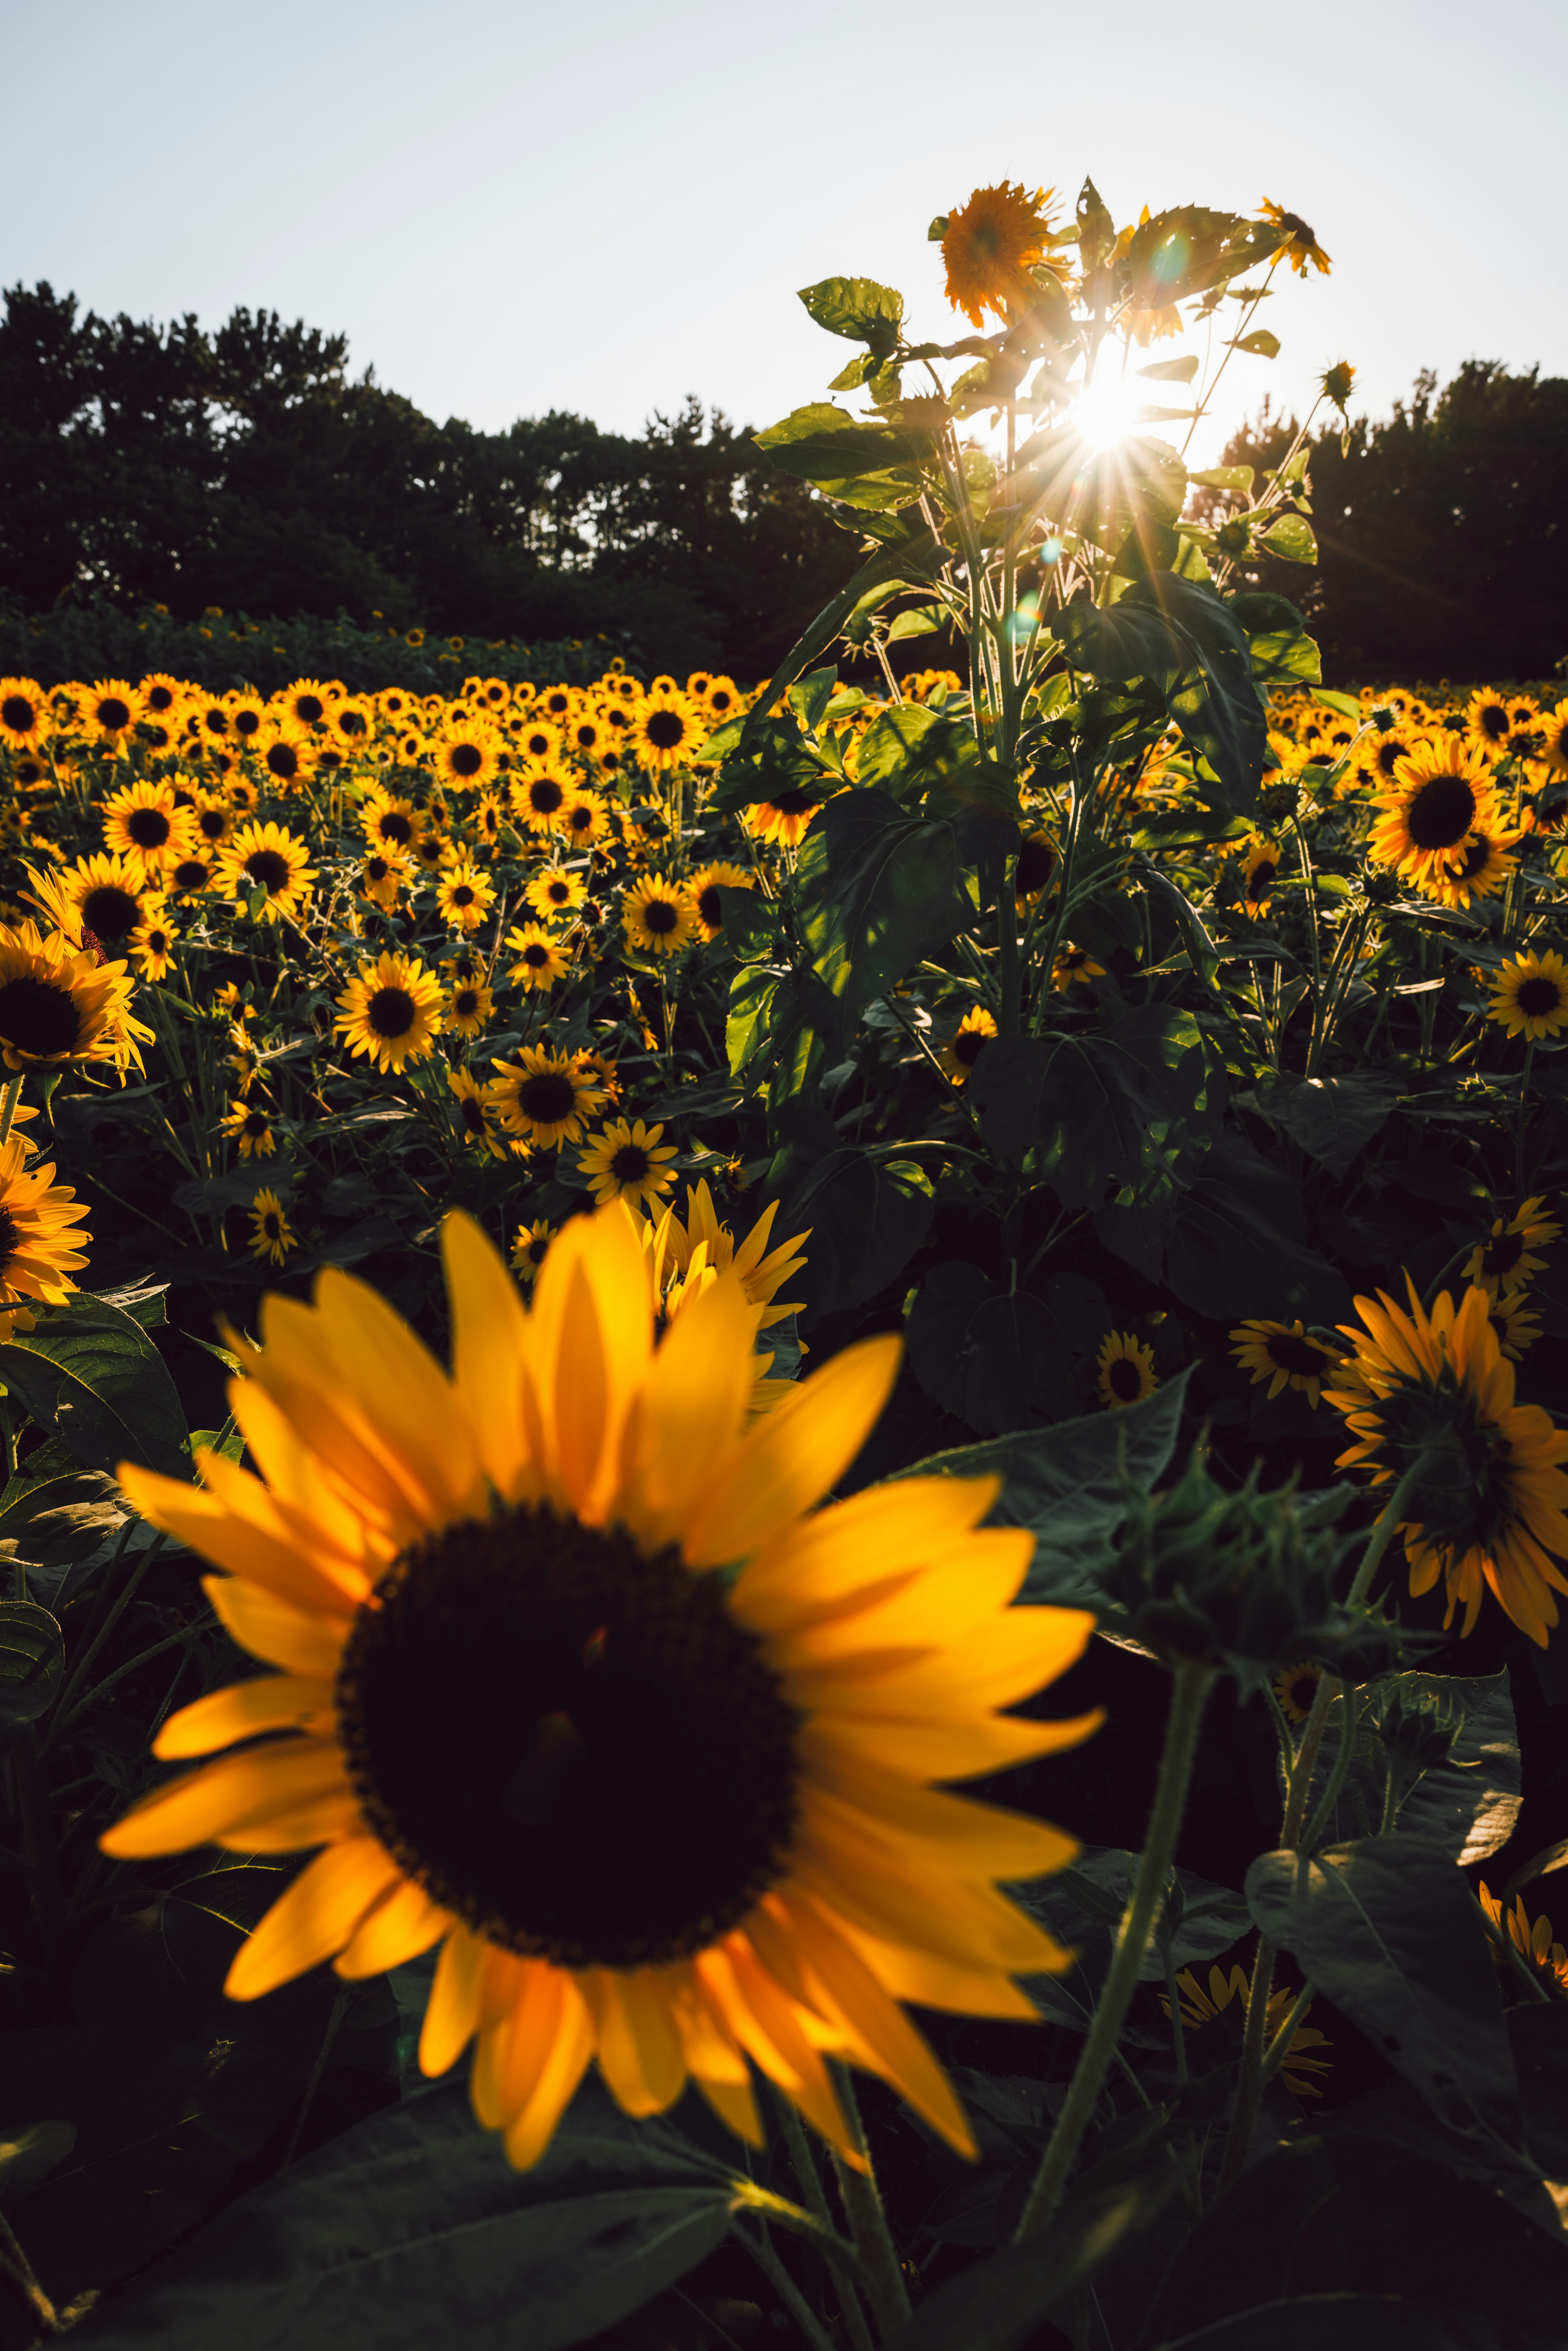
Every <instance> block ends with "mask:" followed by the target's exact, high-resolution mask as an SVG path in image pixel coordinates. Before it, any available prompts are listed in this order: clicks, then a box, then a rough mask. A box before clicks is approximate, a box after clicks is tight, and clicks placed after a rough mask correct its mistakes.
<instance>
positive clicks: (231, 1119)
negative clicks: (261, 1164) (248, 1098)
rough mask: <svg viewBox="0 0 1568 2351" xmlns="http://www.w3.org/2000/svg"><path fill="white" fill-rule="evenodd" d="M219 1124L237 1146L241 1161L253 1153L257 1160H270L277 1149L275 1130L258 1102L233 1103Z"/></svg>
mask: <svg viewBox="0 0 1568 2351" xmlns="http://www.w3.org/2000/svg"><path fill="white" fill-rule="evenodd" d="M219 1123H220V1124H221V1126H222V1128H223V1132H224V1133H225V1134H226V1135H227V1136H228V1138H229V1141H230V1142H231V1143H237V1144H239V1155H240V1157H241V1158H242V1159H248V1158H250V1157H251V1155H252V1154H253V1153H254V1154H255V1155H256V1157H257V1158H258V1159H270V1158H271V1156H272V1155H273V1153H274V1152H275V1151H276V1150H277V1128H276V1127H275V1126H274V1125H273V1123H272V1117H271V1114H270V1113H269V1112H267V1111H265V1110H263V1109H262V1107H261V1105H260V1104H259V1102H244V1101H241V1102H234V1103H232V1104H231V1105H230V1107H229V1109H228V1110H227V1111H226V1112H225V1114H224V1117H223V1118H222V1120H221V1121H220V1122H219Z"/></svg>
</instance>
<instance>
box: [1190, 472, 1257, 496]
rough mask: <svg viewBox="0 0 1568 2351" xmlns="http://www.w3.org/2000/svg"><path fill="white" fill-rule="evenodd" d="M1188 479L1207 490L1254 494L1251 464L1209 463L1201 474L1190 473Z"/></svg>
mask: <svg viewBox="0 0 1568 2351" xmlns="http://www.w3.org/2000/svg"><path fill="white" fill-rule="evenodd" d="M1187 479H1188V481H1191V482H1197V483H1198V484H1200V485H1201V486H1202V487H1203V488H1204V489H1206V490H1237V491H1239V493H1240V495H1241V496H1243V497H1244V498H1249V497H1250V496H1251V495H1252V468H1251V466H1250V465H1207V466H1206V467H1205V468H1204V470H1203V472H1202V473H1201V474H1189V475H1187Z"/></svg>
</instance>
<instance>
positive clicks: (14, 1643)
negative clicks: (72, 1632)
mask: <svg viewBox="0 0 1568 2351" xmlns="http://www.w3.org/2000/svg"><path fill="white" fill-rule="evenodd" d="M65 1665H66V1652H65V1644H64V1642H63V1640H62V1639H61V1636H60V1628H59V1626H58V1625H57V1623H56V1622H55V1619H54V1618H53V1617H52V1616H51V1615H50V1614H49V1612H48V1610H47V1608H40V1607H39V1605H38V1604H37V1601H36V1600H0V1734H4V1733H5V1732H6V1731H10V1730H18V1729H20V1728H21V1727H22V1725H23V1724H24V1723H26V1722H37V1719H38V1717H39V1716H40V1715H41V1714H47V1711H48V1709H49V1708H50V1707H51V1706H52V1705H53V1704H54V1700H55V1692H56V1691H57V1689H58V1687H59V1686H60V1677H61V1676H62V1675H63V1673H64V1672H65Z"/></svg>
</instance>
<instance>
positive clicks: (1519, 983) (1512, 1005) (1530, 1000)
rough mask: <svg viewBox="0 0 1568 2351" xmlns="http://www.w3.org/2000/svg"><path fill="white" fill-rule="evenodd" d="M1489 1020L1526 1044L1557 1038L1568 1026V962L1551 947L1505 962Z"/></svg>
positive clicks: (1489, 1013)
mask: <svg viewBox="0 0 1568 2351" xmlns="http://www.w3.org/2000/svg"><path fill="white" fill-rule="evenodd" d="M1487 1019H1489V1020H1495V1021H1496V1022H1497V1023H1498V1024H1499V1026H1500V1027H1501V1028H1504V1029H1507V1030H1508V1033H1509V1035H1510V1036H1511V1037H1522V1038H1523V1039H1524V1040H1525V1042H1526V1043H1527V1044H1533V1043H1534V1042H1535V1040H1537V1038H1540V1037H1555V1036H1556V1034H1557V1032H1558V1030H1559V1029H1563V1028H1568V963H1564V961H1563V957H1562V956H1560V955H1558V954H1556V953H1554V952H1552V951H1551V950H1549V951H1548V952H1547V953H1546V954H1544V955H1535V954H1530V955H1522V956H1515V957H1513V959H1512V960H1511V962H1508V963H1505V964H1504V965H1503V966H1502V967H1501V969H1500V971H1499V973H1498V976H1497V982H1496V993H1495V994H1494V996H1493V997H1492V1000H1491V1002H1490V1005H1489V1006H1488V1008H1487Z"/></svg>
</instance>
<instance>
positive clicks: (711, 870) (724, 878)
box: [687, 859, 757, 942]
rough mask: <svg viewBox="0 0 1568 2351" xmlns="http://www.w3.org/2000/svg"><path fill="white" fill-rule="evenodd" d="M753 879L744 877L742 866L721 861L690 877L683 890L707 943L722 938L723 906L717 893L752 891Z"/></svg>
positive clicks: (744, 869) (746, 874)
mask: <svg viewBox="0 0 1568 2351" xmlns="http://www.w3.org/2000/svg"><path fill="white" fill-rule="evenodd" d="M756 886H757V876H756V875H755V874H754V873H748V872H747V870H746V868H745V866H744V865H727V864H726V863H725V862H724V861H723V860H722V859H721V860H720V861H719V862H717V863H716V864H713V865H705V866H703V867H702V869H701V871H700V872H696V873H694V874H693V875H692V878H691V880H690V882H689V883H688V884H687V888H688V889H689V891H690V893H691V900H692V906H693V909H694V911H695V914H696V921H697V929H698V930H699V931H700V933H701V934H702V935H703V937H704V938H705V939H707V940H709V941H710V942H711V941H712V940H714V939H718V938H722V937H723V936H724V902H723V900H722V899H721V898H720V896H719V892H720V891H721V890H754V889H755V888H756Z"/></svg>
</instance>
